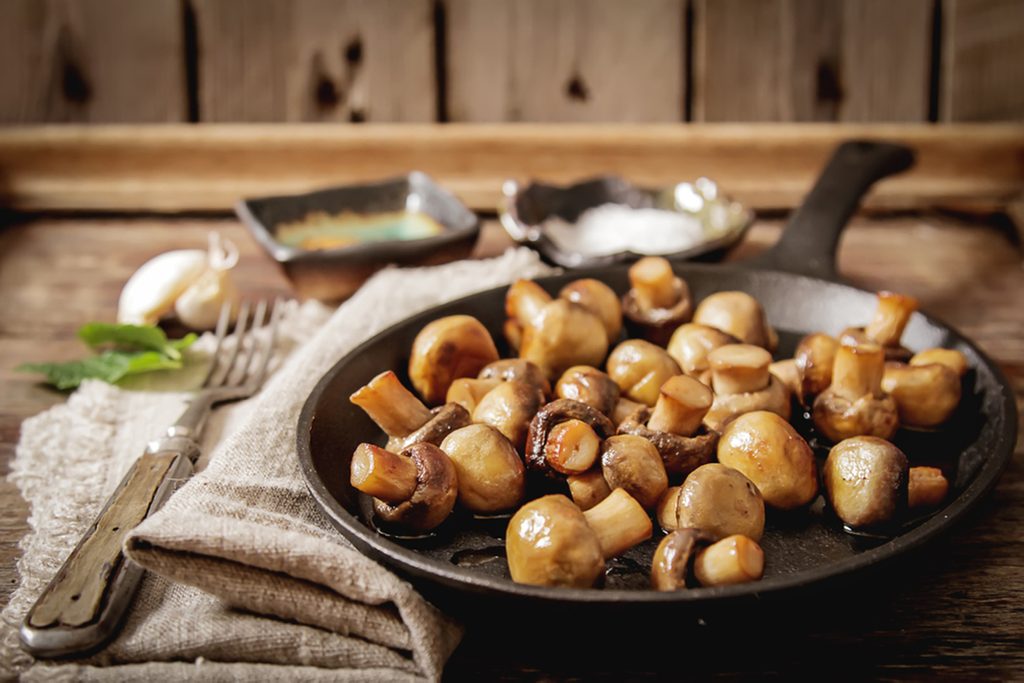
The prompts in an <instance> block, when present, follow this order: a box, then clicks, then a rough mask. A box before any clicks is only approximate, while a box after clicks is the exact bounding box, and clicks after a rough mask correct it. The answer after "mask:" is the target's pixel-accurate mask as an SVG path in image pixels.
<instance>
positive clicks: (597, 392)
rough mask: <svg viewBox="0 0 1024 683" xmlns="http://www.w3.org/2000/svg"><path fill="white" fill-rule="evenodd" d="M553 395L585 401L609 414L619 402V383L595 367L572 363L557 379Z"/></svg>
mask: <svg viewBox="0 0 1024 683" xmlns="http://www.w3.org/2000/svg"><path fill="white" fill-rule="evenodd" d="M555 395H556V396H558V398H569V399H572V400H574V401H579V402H580V403H586V404H587V405H589V406H591V407H593V408H596V409H597V410H599V411H601V412H602V413H604V414H605V415H608V416H611V415H612V413H613V412H614V411H615V406H616V405H617V404H618V402H619V385H618V384H616V383H615V382H613V381H612V378H611V377H609V376H608V375H606V374H605V373H603V372H601V371H600V370H598V369H597V368H594V367H590V366H589V365H574V366H573V367H571V368H569V369H568V370H566V371H565V372H563V373H562V376H561V377H560V378H559V379H558V383H557V384H556V385H555Z"/></svg>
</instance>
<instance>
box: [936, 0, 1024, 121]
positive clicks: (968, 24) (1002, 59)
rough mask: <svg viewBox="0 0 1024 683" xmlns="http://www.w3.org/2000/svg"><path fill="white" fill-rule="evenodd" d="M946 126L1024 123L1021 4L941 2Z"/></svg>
mask: <svg viewBox="0 0 1024 683" xmlns="http://www.w3.org/2000/svg"><path fill="white" fill-rule="evenodd" d="M943 10H944V15H943V25H944V26H945V30H944V31H943V37H942V39H943V48H942V62H943V65H942V100H941V102H942V106H941V114H942V119H943V120H944V121H1024V2H1019V1H1018V0H945V1H944V3H943Z"/></svg>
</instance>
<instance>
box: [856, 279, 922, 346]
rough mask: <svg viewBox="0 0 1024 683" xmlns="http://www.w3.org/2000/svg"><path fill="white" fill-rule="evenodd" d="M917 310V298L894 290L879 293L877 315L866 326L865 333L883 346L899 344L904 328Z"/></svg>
mask: <svg viewBox="0 0 1024 683" xmlns="http://www.w3.org/2000/svg"><path fill="white" fill-rule="evenodd" d="M916 310H917V299H915V298H914V297H912V296H907V295H905V294H896V293H894V292H879V293H878V308H876V309H875V317H874V318H872V319H871V322H869V323H868V324H867V326H866V327H865V328H864V334H865V336H867V338H868V339H870V340H871V341H873V342H875V343H877V344H879V345H881V346H898V345H899V343H900V337H902V336H903V329H904V328H905V327H906V326H907V322H908V321H909V320H910V316H911V315H912V314H913V313H914V311H916Z"/></svg>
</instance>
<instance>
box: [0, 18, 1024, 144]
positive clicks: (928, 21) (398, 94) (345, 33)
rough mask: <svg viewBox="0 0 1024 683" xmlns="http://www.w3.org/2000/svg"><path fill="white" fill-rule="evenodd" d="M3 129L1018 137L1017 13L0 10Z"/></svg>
mask: <svg viewBox="0 0 1024 683" xmlns="http://www.w3.org/2000/svg"><path fill="white" fill-rule="evenodd" d="M0 64H4V68H2V69H0V124H12V123H39V122H57V123H61V122H168V121H200V122H204V121H209V122H227V121H261V122H274V121H338V122H354V123H358V122H363V121H398V122H425V121H489V122H495V121H591V122H600V121H633V122H637V121H641V122H642V121H685V120H693V121H857V122H869V121H999V120H1002V121H1007V120H1010V121H1021V120H1024V1H1022V0H144V1H140V0H0Z"/></svg>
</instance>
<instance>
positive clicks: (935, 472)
mask: <svg viewBox="0 0 1024 683" xmlns="http://www.w3.org/2000/svg"><path fill="white" fill-rule="evenodd" d="M947 493H949V481H947V480H946V477H945V475H943V474H942V470H940V469H939V468H938V467H911V468H910V476H909V480H908V484H907V505H908V506H909V507H911V508H922V507H934V506H936V505H938V504H939V503H941V502H942V501H943V500H944V499H945V498H946V494H947Z"/></svg>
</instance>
